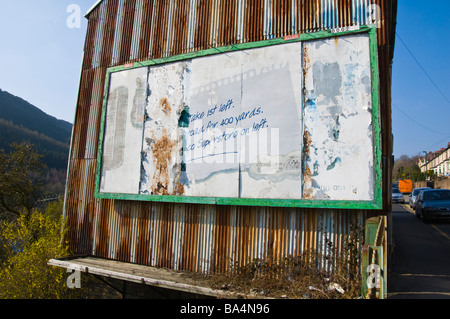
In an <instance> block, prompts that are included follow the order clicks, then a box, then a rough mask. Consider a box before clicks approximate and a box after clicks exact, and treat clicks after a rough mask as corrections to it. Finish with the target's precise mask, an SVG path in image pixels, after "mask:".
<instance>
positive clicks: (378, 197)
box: [95, 26, 383, 210]
mask: <svg viewBox="0 0 450 319" xmlns="http://www.w3.org/2000/svg"><path fill="white" fill-rule="evenodd" d="M361 33H367V34H368V36H369V43H370V44H369V45H370V48H369V52H370V67H371V73H372V92H371V93H372V127H373V128H372V129H373V148H374V168H373V170H374V199H373V200H372V201H355V200H344V201H343V200H322V199H318V200H305V199H265V198H223V197H191V196H171V195H146V194H117V193H102V192H100V179H101V168H102V160H101V159H102V150H103V140H104V134H105V121H106V107H107V102H108V92H109V86H110V78H111V74H112V73H115V72H121V71H125V70H130V69H133V68H141V67H149V66H154V65H159V64H165V63H170V62H177V61H183V60H189V59H194V58H199V57H204V56H210V55H216V54H221V53H227V52H233V51H241V50H247V49H254V48H262V47H267V46H273V45H280V44H285V43H292V42H301V41H303V42H305V41H311V40H317V39H326V38H334V37H340V36H345V35H353V34H361ZM379 87H380V85H379V70H378V43H377V29H376V28H375V27H374V26H361V27H349V28H340V29H335V30H326V31H320V32H316V33H304V34H298V35H295V36H289V37H285V38H275V39H271V40H264V41H258V42H251V43H240V44H234V45H229V46H225V47H220V48H211V49H207V50H202V51H198V52H192V53H187V54H181V55H176V56H169V57H164V58H160V59H154V60H148V61H142V62H133V63H129V64H125V65H121V66H116V67H111V68H108V69H107V71H106V80H105V88H104V97H103V109H102V118H101V125H100V134H99V144H98V145H99V146H98V161H97V172H96V179H95V198H99V199H116V200H131V201H153V202H169V203H192V204H209V205H235V206H269V207H303V208H325V209H326V208H328V209H365V210H381V209H382V207H383V199H382V186H381V185H382V173H381V123H380V88H379Z"/></svg>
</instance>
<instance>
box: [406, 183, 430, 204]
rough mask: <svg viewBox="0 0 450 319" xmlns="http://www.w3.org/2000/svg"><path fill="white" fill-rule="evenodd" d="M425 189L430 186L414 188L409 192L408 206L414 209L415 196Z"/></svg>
mask: <svg viewBox="0 0 450 319" xmlns="http://www.w3.org/2000/svg"><path fill="white" fill-rule="evenodd" d="M425 189H431V188H430V187H419V188H414V189H413V191H412V193H411V194H409V207H411V208H412V209H416V200H417V196H418V195H419V193H420V192H421V191H423V190H425Z"/></svg>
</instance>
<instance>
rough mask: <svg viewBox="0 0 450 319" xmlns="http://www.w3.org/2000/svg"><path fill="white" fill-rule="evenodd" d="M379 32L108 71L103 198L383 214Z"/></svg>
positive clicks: (305, 38) (325, 35)
mask: <svg viewBox="0 0 450 319" xmlns="http://www.w3.org/2000/svg"><path fill="white" fill-rule="evenodd" d="M378 100H379V98H378V63H377V51H376V33H375V30H374V29H368V28H364V29H359V30H356V31H347V32H342V33H332V32H330V31H322V32H319V33H314V34H303V35H299V36H298V37H290V38H286V39H273V40H267V41H262V42H254V43H246V44H236V45H233V46H229V47H225V48H214V49H210V50H205V51H200V52H195V53H191V54H186V55H181V56H173V57H167V58H164V59H159V60H150V61H145V62H136V63H133V64H130V65H125V66H120V67H115V68H111V69H109V70H108V72H107V79H106V87H105V97H104V105H103V118H102V130H101V134H100V135H101V136H100V141H99V162H98V172H97V181H96V196H97V197H98V198H117V199H125V200H142V201H168V202H190V203H207V204H223V205H252V206H258V205H262V206H285V207H286V206H288V207H327V208H333V207H335V208H358V209H361V208H366V209H380V208H381V204H382V203H381V186H380V185H381V180H380V178H381V177H380V176H381V174H380V170H381V168H380V154H381V152H380V149H379V147H380V141H379V138H380V137H379V133H380V123H379V106H378Z"/></svg>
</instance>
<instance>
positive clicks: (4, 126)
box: [0, 89, 72, 193]
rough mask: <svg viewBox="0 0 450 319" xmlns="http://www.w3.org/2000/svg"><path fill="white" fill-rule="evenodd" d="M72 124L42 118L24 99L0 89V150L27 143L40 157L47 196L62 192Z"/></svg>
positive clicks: (44, 116) (7, 149) (9, 149)
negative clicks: (43, 169)
mask: <svg viewBox="0 0 450 319" xmlns="http://www.w3.org/2000/svg"><path fill="white" fill-rule="evenodd" d="M71 134H72V124H71V123H69V122H66V121H63V120H59V119H57V118H55V117H53V116H51V115H48V114H46V113H45V112H43V111H42V110H40V109H39V108H37V107H36V106H34V105H32V104H30V103H29V102H27V101H25V100H24V99H22V98H20V97H17V96H14V95H12V94H10V93H8V92H6V91H3V90H1V89H0V150H3V151H4V152H5V153H9V152H11V151H13V148H12V145H13V143H17V144H20V143H24V142H25V143H27V144H31V145H33V149H34V150H35V151H36V152H37V153H39V154H41V155H42V158H41V161H42V162H43V163H44V164H45V165H46V170H45V171H44V176H43V178H44V179H45V183H46V184H47V185H48V189H47V191H48V192H49V193H62V192H64V184H65V176H66V170H67V162H68V157H69V147H70V138H71Z"/></svg>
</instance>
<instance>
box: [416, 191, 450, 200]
mask: <svg viewBox="0 0 450 319" xmlns="http://www.w3.org/2000/svg"><path fill="white" fill-rule="evenodd" d="M423 199H424V200H450V191H448V192H447V191H439V192H426V193H424V194H423Z"/></svg>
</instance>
